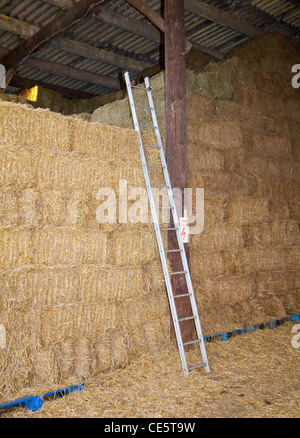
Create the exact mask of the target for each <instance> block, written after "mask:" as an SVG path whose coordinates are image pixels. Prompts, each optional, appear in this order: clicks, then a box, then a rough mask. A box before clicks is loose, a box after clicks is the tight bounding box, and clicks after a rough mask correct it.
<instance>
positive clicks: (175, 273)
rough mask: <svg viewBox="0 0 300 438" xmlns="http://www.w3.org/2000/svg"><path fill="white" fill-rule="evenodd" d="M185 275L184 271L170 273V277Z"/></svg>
mask: <svg viewBox="0 0 300 438" xmlns="http://www.w3.org/2000/svg"><path fill="white" fill-rule="evenodd" d="M177 274H186V271H178V272H170V275H177Z"/></svg>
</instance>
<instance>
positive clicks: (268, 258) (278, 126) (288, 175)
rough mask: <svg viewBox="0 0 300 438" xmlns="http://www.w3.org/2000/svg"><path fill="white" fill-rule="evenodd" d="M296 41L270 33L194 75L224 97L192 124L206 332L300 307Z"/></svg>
mask: <svg viewBox="0 0 300 438" xmlns="http://www.w3.org/2000/svg"><path fill="white" fill-rule="evenodd" d="M289 44H290V41H287V40H285V39H284V38H283V37H281V36H278V35H277V36H276V35H275V36H274V35H267V36H263V37H260V38H259V39H254V40H252V41H249V42H247V43H245V44H244V45H240V46H239V47H237V48H236V49H234V50H233V51H232V53H230V54H229V55H228V59H227V60H226V61H225V62H223V61H221V62H218V63H216V65H213V64H211V65H207V66H206V67H205V69H204V71H202V72H201V73H200V74H199V72H198V73H197V74H195V75H194V82H193V88H194V89H197V87H199V88H200V89H201V92H202V94H204V95H205V96H206V98H209V97H211V96H212V97H214V98H215V99H213V101H214V104H212V107H214V108H215V111H214V112H213V113H212V114H211V117H212V118H211V119H210V120H208V121H207V120H205V117H203V116H202V115H199V118H198V120H197V118H196V117H195V116H193V117H189V119H188V135H189V162H190V164H189V186H190V187H194V188H195V187H199V184H202V186H203V187H204V191H205V202H204V211H205V217H204V231H203V233H201V234H200V235H195V236H191V269H192V275H193V278H194V281H195V283H196V284H197V286H198V287H199V290H200V293H199V294H197V298H198V304H199V309H200V311H201V314H202V320H203V327H204V331H211V332H214V331H216V330H218V329H219V330H223V329H225V328H228V329H231V328H232V327H239V326H241V325H242V324H249V323H252V322H257V321H259V320H260V319H261V320H263V319H270V318H272V317H274V318H275V317H279V316H284V315H285V313H286V312H287V311H294V312H296V313H297V312H299V310H300V308H299V298H298V297H299V285H297V282H296V276H297V274H296V273H297V271H298V269H299V256H298V253H299V203H300V199H299V174H300V173H299V158H300V157H299V153H298V152H299V132H300V131H299V127H300V125H299V123H298V121H299V103H300V100H299V96H298V94H297V92H295V90H294V89H293V88H292V86H291V66H292V65H293V64H295V63H296V62H297V57H296V53H297V51H296V50H295V47H294V45H293V47H292V48H291V50H290V45H289ZM295 44H296V46H297V43H295ZM208 73H209V75H208ZM212 75H213V76H214V77H215V78H217V77H218V78H219V81H218V82H217V81H216V84H215V88H214V89H212V87H211V86H210V78H211V77H212ZM197 76H198V77H197ZM225 78H227V79H226V80H225ZM197 81H198V82H197ZM279 83H280V87H278V85H279ZM222 86H224V87H225V88H224V95H223V96H222V95H221V94H220V93H221V91H220V90H222ZM279 90H280V92H279ZM199 102H200V100H199ZM227 128H228V129H227ZM217 206H218V208H217ZM194 207H195V206H194ZM224 315H226V317H224Z"/></svg>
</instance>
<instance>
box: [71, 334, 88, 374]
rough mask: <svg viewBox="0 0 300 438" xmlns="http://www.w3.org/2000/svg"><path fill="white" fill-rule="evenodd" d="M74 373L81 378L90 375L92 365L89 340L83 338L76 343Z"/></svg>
mask: <svg viewBox="0 0 300 438" xmlns="http://www.w3.org/2000/svg"><path fill="white" fill-rule="evenodd" d="M74 350H75V351H74V357H75V364H74V375H75V376H76V377H78V378H80V379H83V378H86V377H88V375H89V367H90V349H89V344H88V340H87V339H85V338H82V339H80V340H78V341H77V342H76V343H75V349H74Z"/></svg>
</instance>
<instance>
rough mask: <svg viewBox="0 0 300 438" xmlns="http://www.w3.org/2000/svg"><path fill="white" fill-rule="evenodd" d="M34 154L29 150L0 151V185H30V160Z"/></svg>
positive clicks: (32, 172) (31, 177) (32, 175)
mask: <svg viewBox="0 0 300 438" xmlns="http://www.w3.org/2000/svg"><path fill="white" fill-rule="evenodd" d="M33 160H34V155H33V154H32V153H31V152H30V151H26V150H21V151H18V152H16V151H13V150H9V149H7V150H5V149H2V150H1V151H0V185H1V186H15V185H16V186H19V187H31V186H32V185H33V184H34V170H33V166H32V162H33Z"/></svg>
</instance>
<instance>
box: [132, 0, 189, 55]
mask: <svg viewBox="0 0 300 438" xmlns="http://www.w3.org/2000/svg"><path fill="white" fill-rule="evenodd" d="M126 1H127V3H129V4H131V6H133V7H134V8H135V9H136V10H138V11H139V12H140V13H141V14H143V15H145V17H147V18H148V19H149V20H150V21H151V23H153V24H154V25H155V26H156V27H157V28H158V29H159V30H160V31H161V32H164V31H165V22H164V19H163V18H162V17H161V16H160V15H159V14H157V13H156V12H155V11H153V9H151V8H150V7H149V6H148V5H146V4H145V3H144V2H143V1H142V0H126ZM191 47H192V44H191V43H190V42H189V41H188V40H185V48H184V51H185V53H188V52H189V51H190V49H191Z"/></svg>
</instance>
